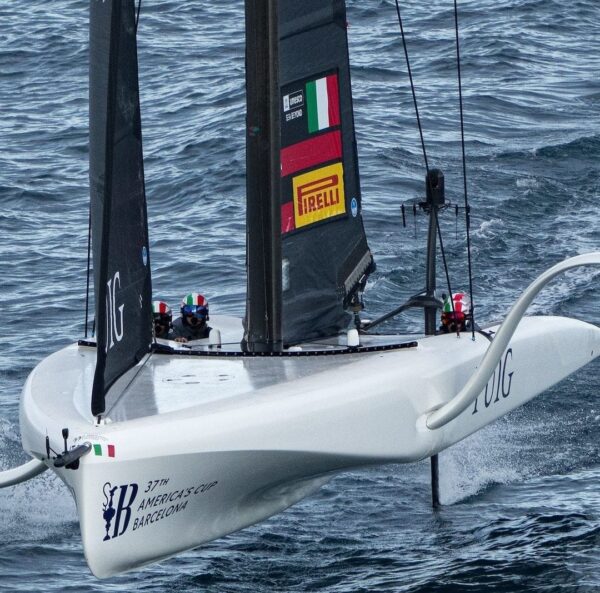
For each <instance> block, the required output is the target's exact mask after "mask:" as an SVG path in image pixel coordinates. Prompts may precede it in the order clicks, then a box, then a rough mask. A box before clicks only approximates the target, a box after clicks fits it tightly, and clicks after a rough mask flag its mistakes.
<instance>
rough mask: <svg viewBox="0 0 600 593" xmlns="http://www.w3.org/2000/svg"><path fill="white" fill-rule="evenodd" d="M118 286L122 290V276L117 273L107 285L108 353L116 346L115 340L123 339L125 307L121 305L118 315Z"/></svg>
mask: <svg viewBox="0 0 600 593" xmlns="http://www.w3.org/2000/svg"><path fill="white" fill-rule="evenodd" d="M117 285H118V286H119V290H120V289H121V274H120V273H119V272H118V271H117V272H115V275H114V277H113V278H111V279H110V280H109V281H108V282H107V283H106V288H107V291H106V352H108V351H109V350H110V349H111V348H112V347H113V346H114V345H115V340H116V341H117V342H120V341H121V340H122V339H123V333H124V327H123V309H125V305H119V307H118V312H119V313H118V315H117V304H116V303H117Z"/></svg>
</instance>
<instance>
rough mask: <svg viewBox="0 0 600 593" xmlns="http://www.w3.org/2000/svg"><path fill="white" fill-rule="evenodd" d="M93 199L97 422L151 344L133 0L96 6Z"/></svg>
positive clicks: (96, 0)
mask: <svg viewBox="0 0 600 593" xmlns="http://www.w3.org/2000/svg"><path fill="white" fill-rule="evenodd" d="M90 199H91V215H92V252H93V266H94V294H95V305H96V338H97V361H96V372H95V375H94V384H93V390H92V414H94V415H98V414H101V413H103V412H104V410H105V395H106V393H107V391H108V390H109V389H110V387H111V386H112V385H113V384H114V382H115V381H116V380H117V379H118V378H119V377H120V376H121V375H122V374H123V373H125V372H126V371H127V370H128V369H130V368H131V367H132V366H134V365H135V364H136V363H137V362H139V360H141V358H142V357H143V356H144V354H145V353H146V352H148V351H149V348H150V344H151V340H152V334H151V332H152V325H151V320H152V313H151V305H152V286H151V278H150V256H149V247H148V223H147V213H146V196H145V188H144V166H143V154H142V130H141V116H140V100H139V84H138V64H137V43H136V23H135V7H134V0H91V2H90Z"/></svg>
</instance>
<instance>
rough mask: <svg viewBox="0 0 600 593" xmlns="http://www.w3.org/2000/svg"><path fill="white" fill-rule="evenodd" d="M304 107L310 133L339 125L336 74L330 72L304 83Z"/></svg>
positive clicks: (338, 98) (338, 97)
mask: <svg viewBox="0 0 600 593" xmlns="http://www.w3.org/2000/svg"><path fill="white" fill-rule="evenodd" d="M306 109H307V112H308V131H309V132H310V133H312V132H318V131H319V130H325V129H327V128H331V127H333V126H339V125H340V93H339V89H338V77H337V74H330V75H329V76H325V77H324V78H319V79H318V80H311V81H310V82H307V83H306Z"/></svg>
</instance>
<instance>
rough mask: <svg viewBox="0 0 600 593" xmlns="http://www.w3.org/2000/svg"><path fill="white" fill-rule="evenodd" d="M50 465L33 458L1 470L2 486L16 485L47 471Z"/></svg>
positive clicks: (0, 479) (0, 486)
mask: <svg viewBox="0 0 600 593" xmlns="http://www.w3.org/2000/svg"><path fill="white" fill-rule="evenodd" d="M47 469H48V466H47V465H46V464H45V463H44V462H42V461H40V460H39V459H31V460H30V461H28V462H27V463H24V464H23V465H19V466H18V467H13V468H12V469H7V470H6V471H3V472H0V488H6V487H7V486H14V485H15V484H20V483H21V482H25V481H26V480H30V479H31V478H34V477H35V476H37V475H39V474H41V473H42V472H44V471H46V470H47Z"/></svg>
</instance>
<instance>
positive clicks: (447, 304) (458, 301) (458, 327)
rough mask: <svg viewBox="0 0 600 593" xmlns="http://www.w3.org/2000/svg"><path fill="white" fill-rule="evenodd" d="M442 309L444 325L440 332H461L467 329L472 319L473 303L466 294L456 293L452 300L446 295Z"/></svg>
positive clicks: (441, 326)
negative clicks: (468, 322)
mask: <svg viewBox="0 0 600 593" xmlns="http://www.w3.org/2000/svg"><path fill="white" fill-rule="evenodd" d="M442 297H443V298H444V306H443V307H442V324H441V325H440V331H442V332H445V333H450V332H461V331H465V329H466V328H467V321H468V320H469V319H470V310H471V301H470V299H469V296H468V295H467V294H465V293H464V292H455V293H454V294H453V295H452V299H450V297H448V296H446V295H442Z"/></svg>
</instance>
